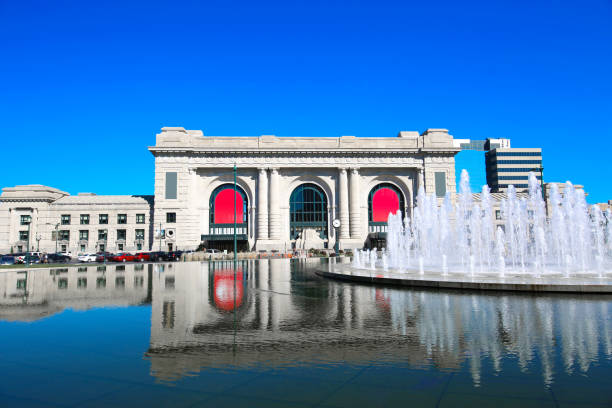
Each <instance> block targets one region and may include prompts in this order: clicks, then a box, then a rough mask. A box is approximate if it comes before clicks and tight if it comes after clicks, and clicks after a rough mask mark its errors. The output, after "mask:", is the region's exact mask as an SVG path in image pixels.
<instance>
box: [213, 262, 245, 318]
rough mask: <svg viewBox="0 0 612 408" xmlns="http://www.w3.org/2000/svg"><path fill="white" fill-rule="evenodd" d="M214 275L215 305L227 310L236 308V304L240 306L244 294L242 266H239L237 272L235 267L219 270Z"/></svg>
mask: <svg viewBox="0 0 612 408" xmlns="http://www.w3.org/2000/svg"><path fill="white" fill-rule="evenodd" d="M214 277H215V281H214V298H215V305H217V307H218V308H219V309H221V310H225V311H227V312H230V311H232V310H234V306H236V308H238V307H239V306H240V305H241V304H242V298H243V296H244V287H243V277H242V268H237V269H236V273H235V274H234V270H233V269H221V270H217V271H215V275H214ZM234 279H235V280H236V282H235V284H234ZM234 302H235V303H234Z"/></svg>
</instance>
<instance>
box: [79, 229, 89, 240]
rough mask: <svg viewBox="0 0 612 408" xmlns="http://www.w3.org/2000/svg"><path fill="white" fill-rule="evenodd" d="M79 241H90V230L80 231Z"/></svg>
mask: <svg viewBox="0 0 612 408" xmlns="http://www.w3.org/2000/svg"><path fill="white" fill-rule="evenodd" d="M79 241H89V231H88V230H80V231H79Z"/></svg>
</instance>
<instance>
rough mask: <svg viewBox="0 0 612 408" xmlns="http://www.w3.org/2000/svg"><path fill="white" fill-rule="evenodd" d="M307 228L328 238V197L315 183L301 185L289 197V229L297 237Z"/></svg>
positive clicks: (292, 235)
mask: <svg viewBox="0 0 612 408" xmlns="http://www.w3.org/2000/svg"><path fill="white" fill-rule="evenodd" d="M305 228H311V229H314V230H315V231H317V233H318V234H319V236H320V237H321V239H327V197H326V196H325V193H324V192H323V190H322V189H321V188H320V187H319V186H317V185H315V184H302V185H299V186H297V187H296V188H295V190H293V192H292V193H291V197H290V198H289V230H290V234H291V239H296V238H297V237H298V236H299V235H300V233H301V232H302V231H303V230H304V229H305Z"/></svg>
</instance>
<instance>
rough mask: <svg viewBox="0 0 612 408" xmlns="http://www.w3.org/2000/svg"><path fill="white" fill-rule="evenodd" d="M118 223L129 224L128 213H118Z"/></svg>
mask: <svg viewBox="0 0 612 408" xmlns="http://www.w3.org/2000/svg"><path fill="white" fill-rule="evenodd" d="M117 224H127V214H117Z"/></svg>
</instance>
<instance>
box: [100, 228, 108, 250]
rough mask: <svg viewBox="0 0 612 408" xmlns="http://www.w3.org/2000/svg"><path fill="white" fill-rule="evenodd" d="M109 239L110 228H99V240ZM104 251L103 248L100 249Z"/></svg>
mask: <svg viewBox="0 0 612 408" xmlns="http://www.w3.org/2000/svg"><path fill="white" fill-rule="evenodd" d="M107 239H108V230H105V229H104V230H98V241H106V240H107ZM100 250H101V251H103V249H100Z"/></svg>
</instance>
